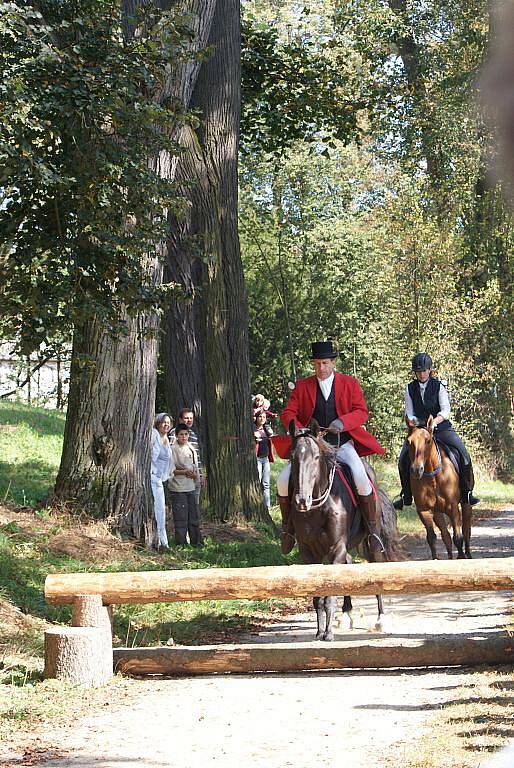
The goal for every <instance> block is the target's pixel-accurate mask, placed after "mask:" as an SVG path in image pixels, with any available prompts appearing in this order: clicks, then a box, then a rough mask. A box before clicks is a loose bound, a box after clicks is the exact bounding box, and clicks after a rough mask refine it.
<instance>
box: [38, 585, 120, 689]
mask: <svg viewBox="0 0 514 768" xmlns="http://www.w3.org/2000/svg"><path fill="white" fill-rule="evenodd" d="M71 623H72V625H73V626H71V627H54V628H52V629H50V630H48V631H47V632H45V677H56V678H58V679H59V680H66V681H67V682H70V683H80V684H82V685H87V686H89V687H94V686H98V685H103V684H104V683H106V682H107V681H108V680H109V679H110V678H111V677H112V673H113V656H112V608H111V606H107V605H103V603H102V596H101V595H76V597H75V600H74V602H73V615H72V620H71Z"/></svg>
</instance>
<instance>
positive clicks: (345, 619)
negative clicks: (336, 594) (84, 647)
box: [334, 612, 353, 630]
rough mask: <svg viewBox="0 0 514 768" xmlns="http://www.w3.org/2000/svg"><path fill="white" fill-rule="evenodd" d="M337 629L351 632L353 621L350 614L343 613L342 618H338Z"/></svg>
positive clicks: (336, 621)
mask: <svg viewBox="0 0 514 768" xmlns="http://www.w3.org/2000/svg"><path fill="white" fill-rule="evenodd" d="M334 624H335V626H336V627H337V629H342V630H351V629H353V619H352V616H351V614H350V613H347V612H345V613H343V614H342V615H341V616H338V617H337V619H336V620H335V622H334Z"/></svg>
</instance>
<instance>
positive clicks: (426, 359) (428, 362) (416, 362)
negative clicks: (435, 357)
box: [412, 352, 432, 373]
mask: <svg viewBox="0 0 514 768" xmlns="http://www.w3.org/2000/svg"><path fill="white" fill-rule="evenodd" d="M431 368H432V358H431V357H430V355H427V353H426V352H418V354H417V355H414V357H413V358H412V370H413V371H414V373H416V372H417V371H429V370H430V369H431Z"/></svg>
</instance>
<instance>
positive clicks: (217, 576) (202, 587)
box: [45, 557, 514, 605]
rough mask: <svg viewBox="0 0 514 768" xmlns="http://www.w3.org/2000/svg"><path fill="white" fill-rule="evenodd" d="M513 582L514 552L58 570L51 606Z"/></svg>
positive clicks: (423, 590)
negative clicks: (80, 600)
mask: <svg viewBox="0 0 514 768" xmlns="http://www.w3.org/2000/svg"><path fill="white" fill-rule="evenodd" d="M508 589H514V557H505V558H501V557H499V558H483V559H477V560H445V561H442V560H423V561H410V562H400V563H372V564H371V563H365V564H360V563H359V564H354V565H290V566H265V567H257V568H204V569H197V570H181V571H178V570H176V571H143V572H137V573H133V572H125V573H123V572H121V573H53V574H50V575H49V576H47V578H46V581H45V597H46V600H47V602H48V603H50V604H52V605H64V604H67V603H73V601H74V598H75V596H76V595H102V600H103V603H104V605H117V604H123V603H135V604H141V603H160V602H162V603H166V602H181V601H190V600H236V599H240V600H257V599H265V598H278V597H314V596H316V595H374V594H389V595H391V594H435V593H440V592H467V591H489V590H508Z"/></svg>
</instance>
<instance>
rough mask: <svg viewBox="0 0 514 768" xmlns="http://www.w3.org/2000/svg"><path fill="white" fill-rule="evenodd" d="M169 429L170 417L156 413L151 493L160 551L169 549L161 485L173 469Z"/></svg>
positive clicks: (162, 487)
mask: <svg viewBox="0 0 514 768" xmlns="http://www.w3.org/2000/svg"><path fill="white" fill-rule="evenodd" d="M171 427H172V419H171V416H168V414H167V413H158V414H157V416H156V417H155V421H154V425H153V429H152V493H153V500H154V514H155V522H156V523H157V535H158V537H159V547H160V548H161V549H169V547H168V537H167V535H166V504H165V501H164V486H163V483H165V482H166V480H167V479H168V478H169V477H170V475H171V474H172V473H173V470H174V469H175V467H174V463H173V457H172V453H171V446H170V443H169V440H168V432H169V431H170V429H171Z"/></svg>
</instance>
